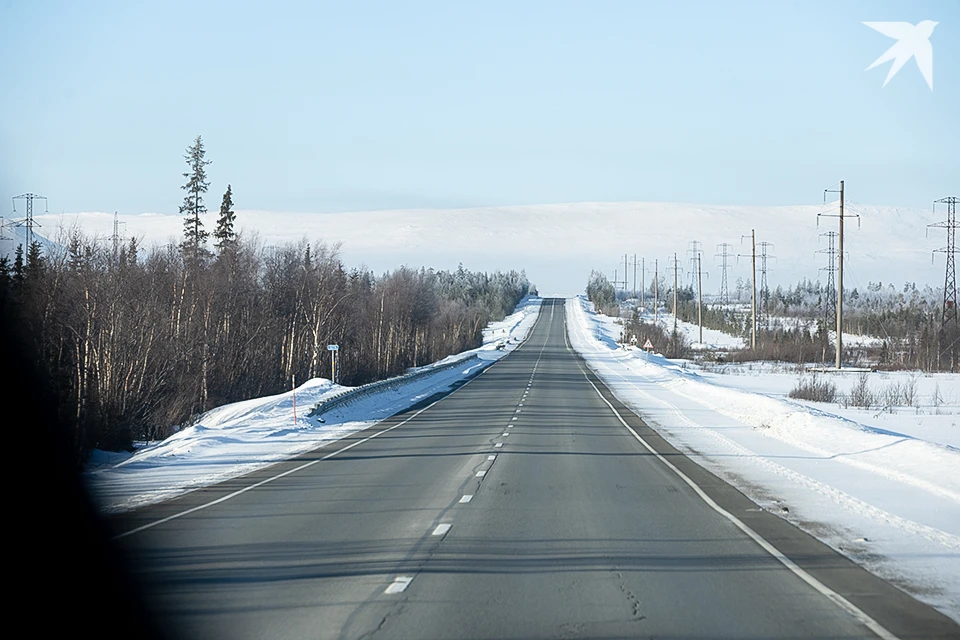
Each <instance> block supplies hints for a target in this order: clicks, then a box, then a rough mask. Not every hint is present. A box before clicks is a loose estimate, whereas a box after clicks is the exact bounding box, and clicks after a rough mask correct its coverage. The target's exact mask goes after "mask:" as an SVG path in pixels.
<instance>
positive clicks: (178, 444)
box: [85, 297, 541, 512]
mask: <svg viewBox="0 0 960 640" xmlns="http://www.w3.org/2000/svg"><path fill="white" fill-rule="evenodd" d="M540 303H541V299H540V298H536V297H527V298H524V299H523V300H522V301H521V302H520V304H518V305H517V308H516V310H515V312H514V313H513V314H512V315H510V316H508V317H507V318H505V319H504V320H502V321H500V322H494V323H491V325H490V326H488V327H487V328H486V329H485V330H484V333H483V346H481V347H479V348H477V349H473V350H471V351H466V352H464V353H461V354H457V355H454V356H450V357H449V358H446V359H445V360H441V361H440V362H437V363H434V364H433V365H429V367H425V368H435V367H437V366H439V365H442V364H446V363H448V362H450V361H453V360H456V361H461V360H462V361H463V366H462V367H461V366H457V367H452V368H448V369H444V370H441V371H437V372H436V373H434V374H433V375H427V376H424V377H421V378H419V379H417V380H415V381H412V382H409V383H407V384H404V385H403V386H401V387H399V388H397V389H394V390H385V391H383V392H380V393H377V394H373V395H371V396H369V397H366V398H363V399H359V400H357V401H355V402H353V403H350V404H349V405H347V406H345V407H343V408H342V409H339V410H335V411H332V412H330V413H326V414H324V416H323V418H324V420H325V422H322V423H321V422H320V421H319V420H318V419H317V418H308V417H307V412H308V411H309V410H310V408H312V407H313V406H314V405H315V404H316V403H317V402H319V401H321V400H323V399H324V398H326V397H328V396H331V395H334V394H336V393H339V392H341V391H343V390H344V389H346V388H347V387H342V386H340V385H335V384H332V383H331V382H330V381H329V380H327V379H324V378H315V379H313V380H308V381H307V382H305V383H304V384H302V385H300V386H299V387H298V388H297V389H296V391H295V392H294V391H289V392H286V393H281V394H278V395H275V396H269V397H266V398H255V399H252V400H245V401H243V402H235V403H233V404H229V405H225V406H222V407H218V408H216V409H212V410H211V411H208V412H206V413H205V414H203V415H202V416H200V418H199V420H198V421H197V423H196V424H195V425H194V426H191V427H189V428H186V429H183V430H182V431H180V432H179V433H176V434H175V435H173V436H171V437H169V438H167V439H166V440H163V441H161V442H156V443H151V444H148V445H146V446H144V447H142V448H140V449H138V450H137V451H136V452H135V453H134V454H132V455H131V454H107V453H105V452H95V455H94V456H93V459H92V460H91V463H90V465H89V466H88V469H87V472H86V474H85V478H86V480H87V483H88V486H89V487H90V489H91V493H92V494H93V496H94V498H95V500H96V501H97V502H98V505H99V507H100V508H101V509H102V510H103V511H104V512H119V511H127V510H129V509H133V508H136V507H139V506H143V505H146V504H152V503H156V502H160V501H163V500H167V499H169V498H172V497H174V496H177V495H180V494H183V493H186V492H188V491H190V490H192V489H196V488H198V487H203V486H208V485H211V484H214V483H216V482H220V481H223V480H226V479H228V478H235V477H237V476H240V475H243V474H245V473H249V472H250V471H253V470H254V469H258V468H260V467H264V466H266V465H269V464H272V463H274V462H277V461H279V460H284V459H287V458H290V457H292V456H295V455H297V454H300V453H303V452H305V451H309V450H311V449H314V448H316V447H318V446H320V445H323V444H326V443H328V442H331V441H333V440H338V439H340V438H343V437H344V436H347V435H349V434H351V433H356V432H357V431H361V430H363V429H366V428H367V427H370V426H371V425H373V424H375V423H376V422H377V421H379V420H382V419H384V418H387V417H389V416H391V415H393V414H395V413H397V412H398V411H401V410H403V409H405V408H407V407H409V406H411V405H413V404H416V403H417V402H418V401H420V400H421V399H423V398H426V397H429V396H431V395H433V394H434V393H437V392H439V391H443V390H445V389H448V388H449V387H450V386H451V385H453V384H454V383H456V382H458V381H460V380H463V379H464V378H465V377H467V376H470V375H473V374H475V373H476V372H477V370H478V369H479V368H483V367H486V366H488V365H490V364H492V363H493V362H494V361H496V360H499V359H500V358H502V357H503V356H505V355H506V354H507V353H509V352H510V351H512V350H513V349H515V348H516V347H517V346H518V345H519V343H520V342H521V341H522V340H523V339H524V338H525V337H526V336H527V334H528V333H529V331H530V329H531V328H532V327H533V325H534V323H535V322H536V319H537V316H538V315H539V312H540ZM498 345H501V346H502V347H503V348H502V349H498V348H497V347H498ZM474 356H475V357H474ZM294 395H296V405H297V421H296V423H294V417H293V404H294Z"/></svg>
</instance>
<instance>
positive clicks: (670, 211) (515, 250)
mask: <svg viewBox="0 0 960 640" xmlns="http://www.w3.org/2000/svg"><path fill="white" fill-rule="evenodd" d="M835 211H836V204H835V203H827V204H826V205H784V206H747V207H736V206H725V205H724V206H721V205H699V204H684V203H657V202H579V203H567V204H544V205H523V206H500V207H477V208H470V209H403V210H385V211H362V212H344V213H323V214H321V213H283V212H269V211H244V210H238V211H237V222H238V225H239V226H240V227H241V228H242V229H243V230H244V231H245V232H247V233H251V232H253V233H256V234H258V235H259V237H260V239H261V240H262V241H263V242H264V244H266V245H271V244H278V243H281V242H286V241H298V240H301V239H303V238H309V239H310V240H311V241H323V242H326V243H328V244H335V243H342V250H341V253H342V256H343V258H344V260H345V261H346V263H347V264H348V265H349V266H359V265H361V264H362V265H365V266H367V267H369V268H371V269H373V270H375V271H383V270H387V269H394V268H396V267H398V266H400V265H408V266H411V267H418V268H419V267H421V266H424V267H428V268H429V267H433V268H437V269H450V268H456V266H457V264H459V263H460V262H463V263H464V265H465V266H467V267H469V268H471V269H482V270H496V269H501V270H502V269H521V268H523V269H526V271H527V274H528V276H529V277H530V279H531V281H533V282H535V283H536V284H537V286H538V287H539V288H540V291H541V293H564V294H573V293H577V292H579V291H582V289H583V286H584V285H585V283H586V279H587V276H588V275H589V273H590V270H591V269H599V270H602V271H603V272H604V273H606V274H607V275H608V277H610V278H611V279H612V278H613V275H614V270H615V269H617V270H618V278H620V279H621V280H622V278H623V254H624V253H628V254H629V257H630V260H631V261H632V259H633V254H634V253H636V254H637V256H638V259H640V258H644V259H645V260H646V262H647V281H648V282H649V281H650V280H651V279H652V277H653V267H654V259H657V260H658V262H659V271H660V275H661V276H663V275H665V274H666V272H667V267H668V266H669V265H668V261H672V259H673V254H674V252H676V254H677V258H678V260H680V262H681V266H682V267H684V268H685V269H686V268H687V267H688V266H689V262H688V257H689V256H688V255H687V249H688V243H689V242H690V241H691V240H698V241H700V242H701V243H702V247H703V270H704V271H705V272H707V273H709V276H708V277H706V278H705V279H704V290H705V291H707V292H712V291H714V290H715V289H718V288H719V285H720V273H719V270H718V267H716V266H715V264H716V260H715V258H714V254H715V253H716V252H717V251H716V247H717V245H718V244H720V243H723V242H726V243H730V244H732V245H734V252H735V253H739V254H741V257H740V259H739V260H734V262H733V266H732V268H731V270H730V271H729V272H728V280H729V283H730V286H731V287H733V286H734V283H735V282H736V280H737V278H743V279H744V280H747V279H748V278H749V276H750V273H749V272H750V268H749V265H750V261H749V252H750V246H749V235H750V230H751V229H756V235H757V241H758V242H761V241H766V242H772V243H773V245H774V246H773V248H772V250H771V253H772V254H773V255H775V256H777V258H776V259H775V260H774V259H771V260H770V261H769V265H768V266H769V272H768V275H767V278H768V281H769V283H770V285H771V286H776V285H778V284H779V285H784V286H788V285H791V284H794V283H796V282H797V281H799V280H801V279H803V278H807V279H810V280H816V279H818V277H820V275H821V272H820V269H821V268H822V267H824V266H826V258H825V256H824V255H823V254H817V253H816V251H817V250H818V249H823V248H826V246H827V244H826V238H823V237H820V234H822V233H825V232H827V231H831V230H836V228H837V220H836V218H826V217H824V218H821V219H820V220H819V226H818V219H817V214H818V213H831V212H835ZM847 213H855V214H859V215H860V216H861V217H860V225H859V228H858V225H857V222H856V220H848V221H847V223H846V242H845V247H844V248H845V250H846V252H847V256H846V267H847V270H846V276H845V285H846V287H848V288H849V289H853V288H855V287H860V288H863V287H866V285H867V283H868V282H870V281H882V282H884V283H888V282H893V283H894V284H895V285H897V286H898V287H902V286H903V284H904V283H905V282H908V281H909V282H915V283H916V284H917V286H920V287H922V286H923V285H930V286H931V287H937V286H942V280H943V268H944V267H943V261H942V258H941V260H940V261H938V262H936V263H934V264H932V263H931V251H932V250H933V249H935V248H938V247H941V246H943V245H944V244H945V238H943V237H941V236H942V234H941V233H936V234H934V233H931V234H930V236H929V237H927V236H926V235H925V233H926V225H927V224H928V223H931V222H935V220H934V215H933V213H932V211H931V210H930V209H925V210H920V209H905V208H902V207H888V206H878V205H862V204H858V203H855V202H852V203H848V206H847ZM37 219H38V221H40V222H41V223H42V224H43V225H44V226H43V231H44V232H45V233H47V234H50V233H51V232H52V231H54V230H56V229H57V227H69V226H71V225H73V224H79V226H80V227H81V228H82V229H83V230H84V231H86V232H87V233H90V234H97V235H99V236H101V237H109V236H110V235H111V233H112V230H113V226H112V225H113V214H112V213H90V212H87V213H78V214H62V215H43V216H38V217H37ZM120 220H121V221H122V222H125V223H126V230H127V234H128V235H130V234H134V235H137V236H138V237H141V238H143V239H144V241H145V243H146V244H148V245H149V244H154V243H157V244H164V243H166V242H168V241H170V240H176V239H178V238H179V236H180V233H181V227H182V222H181V218H180V217H179V216H178V215H168V214H157V213H144V214H121V215H120ZM215 220H216V216H215V214H214V213H210V214H209V215H208V216H207V224H208V226H210V227H211V228H212V226H213V225H214V223H215ZM742 236H747V239H746V242H743V241H742ZM628 272H629V273H628V275H629V282H628V285H629V287H628V288H632V286H633V266H632V264H630V266H629V267H628ZM639 272H640V269H639V267H638V276H637V277H638V279H639V277H640V276H639ZM671 284H672V283H671Z"/></svg>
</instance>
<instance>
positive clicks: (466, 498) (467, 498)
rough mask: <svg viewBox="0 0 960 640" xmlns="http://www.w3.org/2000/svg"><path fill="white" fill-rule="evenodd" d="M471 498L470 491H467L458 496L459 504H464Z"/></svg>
mask: <svg viewBox="0 0 960 640" xmlns="http://www.w3.org/2000/svg"><path fill="white" fill-rule="evenodd" d="M471 500H473V494H472V493H468V494H467V495H464V496H460V504H466V503H468V502H470V501H471Z"/></svg>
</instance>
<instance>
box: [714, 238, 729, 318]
mask: <svg viewBox="0 0 960 640" xmlns="http://www.w3.org/2000/svg"><path fill="white" fill-rule="evenodd" d="M717 249H718V250H719V251H720V253H718V254H716V256H714V257H716V258H720V259H721V262H720V265H719V266H720V302H721V303H723V304H727V303H728V302H730V291H729V290H728V289H727V269H729V268H730V267H729V266H728V263H727V258H729V257H730V256H731V255H732V254H731V253H730V252H729V250H730V249H733V245H732V244H727V243H726V242H724V243H723V244H718V245H717Z"/></svg>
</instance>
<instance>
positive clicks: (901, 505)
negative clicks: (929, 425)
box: [567, 299, 960, 620]
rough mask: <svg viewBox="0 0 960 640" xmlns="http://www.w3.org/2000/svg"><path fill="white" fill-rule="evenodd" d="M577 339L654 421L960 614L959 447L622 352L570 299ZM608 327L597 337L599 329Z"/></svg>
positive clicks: (795, 515)
mask: <svg viewBox="0 0 960 640" xmlns="http://www.w3.org/2000/svg"><path fill="white" fill-rule="evenodd" d="M567 311H568V322H569V334H570V339H571V343H572V344H573V346H574V348H576V349H577V350H578V351H579V352H580V353H581V354H583V356H584V357H585V358H586V360H587V362H588V363H589V364H590V366H591V367H592V368H593V369H594V370H595V371H596V372H597V373H598V374H599V375H600V376H601V377H602V378H603V380H604V382H606V383H607V385H608V386H610V387H611V389H613V391H614V392H615V393H616V394H617V396H618V397H619V398H620V399H621V400H622V401H623V402H624V403H626V404H627V405H629V406H630V407H632V408H633V409H634V410H635V411H636V412H637V413H638V414H639V415H641V416H642V417H643V418H644V419H645V420H646V421H647V422H648V423H649V424H650V425H651V426H652V427H654V428H656V429H657V430H658V431H659V432H660V433H661V434H662V435H664V437H666V438H668V439H669V440H670V441H671V442H673V444H674V445H675V446H677V447H679V448H680V449H682V450H684V451H685V452H686V453H688V454H689V455H691V456H693V457H695V458H696V459H697V460H698V461H699V462H701V463H702V464H704V466H706V467H707V468H709V469H710V470H711V471H713V472H714V473H717V474H718V475H719V476H721V477H723V478H724V479H725V480H727V481H728V482H730V483H731V484H733V485H735V486H737V487H738V488H739V489H741V490H742V491H744V493H746V494H747V495H749V496H750V497H751V498H752V499H754V500H755V501H756V502H757V503H758V504H759V505H761V506H762V507H764V508H766V509H769V510H771V511H774V512H776V513H779V514H781V515H782V516H783V517H786V518H788V519H789V520H791V521H792V522H794V523H795V524H797V525H798V526H800V527H801V528H804V529H805V530H807V531H808V532H810V533H811V534H813V535H815V536H816V537H818V538H819V539H821V540H823V541H824V542H826V543H827V544H829V545H831V546H832V547H833V548H835V549H837V550H839V551H841V552H842V553H844V554H846V555H847V556H849V557H851V558H852V559H854V560H856V561H857V562H859V563H860V564H862V565H865V566H867V567H869V568H870V569H871V570H872V571H874V572H875V573H877V574H878V575H881V576H882V577H884V578H886V579H888V580H890V581H891V582H894V583H895V584H898V585H900V586H901V587H902V588H904V589H905V590H907V591H910V592H911V593H913V594H914V595H916V596H917V597H918V598H920V599H922V600H924V601H926V602H929V603H930V604H932V605H934V606H936V607H937V608H939V609H940V610H941V611H943V612H944V613H946V614H947V615H950V616H952V617H953V618H954V619H957V620H960V472H958V471H957V470H958V469H960V449H957V448H956V447H953V446H950V445H944V444H942V443H939V442H931V441H927V440H924V439H922V438H920V437H917V436H915V435H907V434H904V433H900V432H897V431H896V430H885V429H877V428H874V427H871V426H869V425H865V424H861V423H858V422H855V421H853V420H851V419H849V418H848V417H842V416H839V415H832V414H830V413H829V411H828V410H827V408H829V405H827V406H825V408H824V409H819V408H814V407H811V406H810V405H809V404H806V403H796V402H792V401H788V400H784V399H780V398H775V397H770V396H767V395H763V394H761V393H752V392H750V391H749V390H748V389H749V387H750V384H749V382H748V381H745V380H744V379H743V378H742V377H741V378H740V379H739V380H738V381H737V383H738V386H739V387H740V388H739V389H733V388H729V387H724V386H721V384H719V383H722V382H723V381H722V380H719V378H723V377H725V376H717V378H718V379H716V380H710V379H707V378H706V377H704V376H701V375H700V374H699V373H697V372H696V371H693V370H691V369H689V368H686V367H685V365H684V364H683V363H675V362H672V361H670V360H667V359H666V358H663V357H662V356H659V355H650V356H648V355H646V354H644V353H643V352H641V351H638V350H635V349H627V350H624V349H622V348H620V347H619V346H618V345H617V344H616V343H615V341H614V337H615V336H618V335H619V330H620V327H619V325H616V324H615V323H614V321H613V320H612V319H610V318H607V317H605V316H599V315H597V314H595V313H594V312H593V311H592V307H591V306H590V305H589V303H586V302H585V301H583V300H582V299H572V300H568V303H567ZM598 336H599V337H600V339H599V340H598V339H597V337H598Z"/></svg>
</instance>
